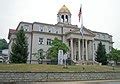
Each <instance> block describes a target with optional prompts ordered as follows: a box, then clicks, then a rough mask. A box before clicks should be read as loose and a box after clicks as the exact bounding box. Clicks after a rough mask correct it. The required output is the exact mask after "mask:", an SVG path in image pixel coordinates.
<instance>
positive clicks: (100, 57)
mask: <svg viewBox="0 0 120 84" xmlns="http://www.w3.org/2000/svg"><path fill="white" fill-rule="evenodd" d="M96 61H97V62H99V63H102V64H103V65H106V64H107V55H106V50H105V46H104V45H102V42H100V43H99V44H98V48H97V51H96Z"/></svg>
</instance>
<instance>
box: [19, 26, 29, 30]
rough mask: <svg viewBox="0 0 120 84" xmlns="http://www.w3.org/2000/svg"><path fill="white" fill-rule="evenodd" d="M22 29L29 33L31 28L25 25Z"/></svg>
mask: <svg viewBox="0 0 120 84" xmlns="http://www.w3.org/2000/svg"><path fill="white" fill-rule="evenodd" d="M21 28H23V29H24V31H28V29H29V26H28V25H24V26H22V27H21Z"/></svg>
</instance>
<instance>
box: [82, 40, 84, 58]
mask: <svg viewBox="0 0 120 84" xmlns="http://www.w3.org/2000/svg"><path fill="white" fill-rule="evenodd" d="M82 60H84V39H82Z"/></svg>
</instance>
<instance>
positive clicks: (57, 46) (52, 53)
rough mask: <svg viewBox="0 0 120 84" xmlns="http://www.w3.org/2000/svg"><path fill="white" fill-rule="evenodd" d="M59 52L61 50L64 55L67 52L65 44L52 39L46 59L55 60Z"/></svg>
mask: <svg viewBox="0 0 120 84" xmlns="http://www.w3.org/2000/svg"><path fill="white" fill-rule="evenodd" d="M59 50H63V53H64V54H65V53H67V52H68V50H69V48H68V46H67V45H66V44H65V43H63V42H62V40H59V39H58V38H54V40H53V41H52V44H51V47H50V48H49V49H48V51H47V52H48V53H47V54H48V58H50V59H51V60H57V56H58V51H59Z"/></svg>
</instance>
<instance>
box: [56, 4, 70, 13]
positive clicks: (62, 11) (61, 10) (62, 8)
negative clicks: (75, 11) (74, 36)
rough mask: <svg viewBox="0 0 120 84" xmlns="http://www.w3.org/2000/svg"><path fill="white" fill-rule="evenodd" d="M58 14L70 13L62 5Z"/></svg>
mask: <svg viewBox="0 0 120 84" xmlns="http://www.w3.org/2000/svg"><path fill="white" fill-rule="evenodd" d="M58 13H70V11H69V9H68V8H67V7H66V6H65V5H63V6H62V7H61V9H60V10H59V12H58Z"/></svg>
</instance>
